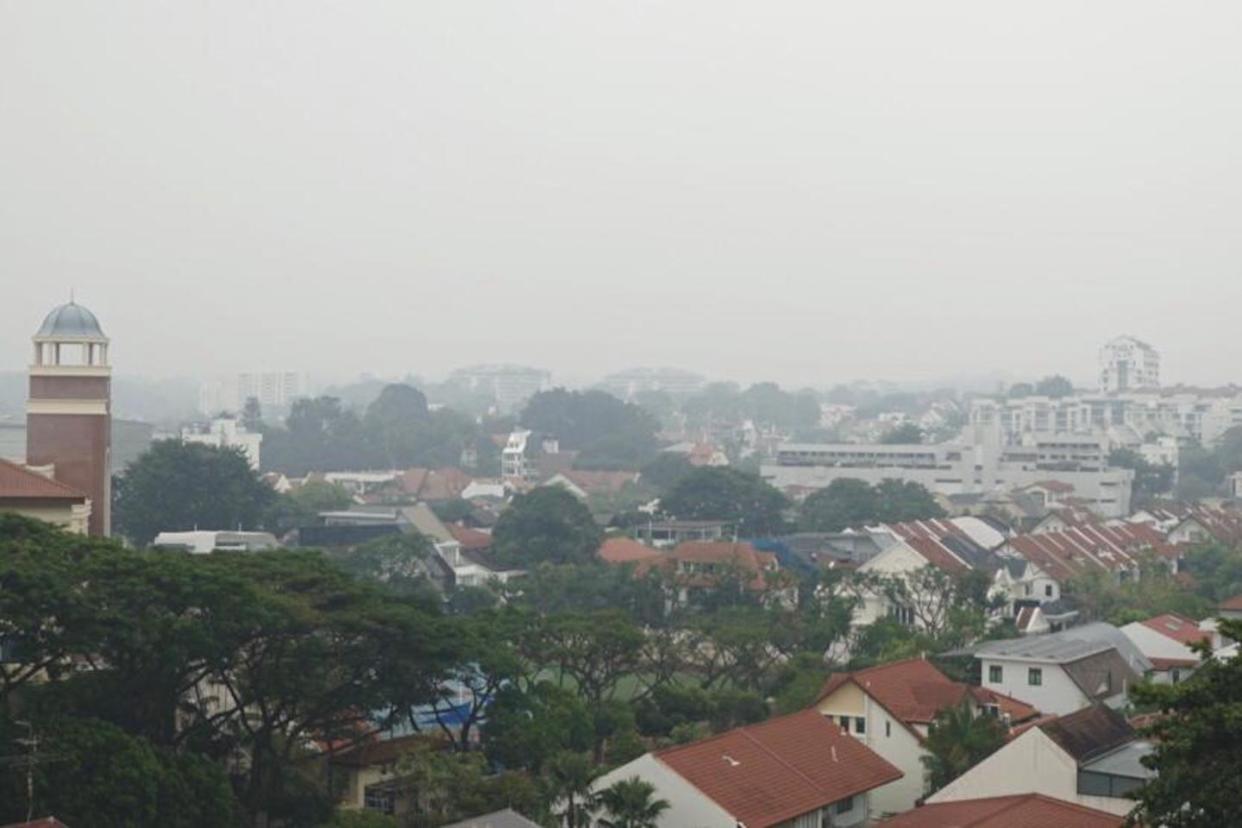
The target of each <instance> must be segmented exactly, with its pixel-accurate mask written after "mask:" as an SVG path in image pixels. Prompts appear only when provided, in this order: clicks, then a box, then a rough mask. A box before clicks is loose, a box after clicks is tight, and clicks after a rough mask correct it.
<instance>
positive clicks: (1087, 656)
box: [975, 622, 1152, 715]
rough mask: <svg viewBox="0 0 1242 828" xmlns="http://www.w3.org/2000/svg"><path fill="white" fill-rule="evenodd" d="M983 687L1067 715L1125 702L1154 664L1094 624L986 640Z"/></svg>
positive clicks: (978, 651)
mask: <svg viewBox="0 0 1242 828" xmlns="http://www.w3.org/2000/svg"><path fill="white" fill-rule="evenodd" d="M975 658H977V659H979V661H980V663H981V672H982V684H983V686H984V687H986V688H988V689H989V690H995V691H997V692H999V693H1004V694H1006V695H1010V696H1017V697H1019V698H1021V699H1022V700H1023V701H1025V702H1027V703H1028V704H1032V705H1034V706H1035V707H1037V708H1038V709H1040V710H1042V711H1043V712H1045V713H1054V714H1056V715H1066V714H1069V713H1073V712H1075V711H1077V710H1081V709H1082V708H1084V707H1087V706H1089V705H1091V704H1094V703H1095V702H1104V703H1106V704H1108V705H1109V706H1112V707H1120V706H1121V705H1123V704H1125V703H1126V700H1127V698H1128V694H1129V690H1130V688H1131V687H1132V686H1133V685H1134V684H1135V683H1136V682H1138V681H1141V680H1142V678H1143V676H1145V675H1146V674H1147V673H1148V672H1150V671H1151V669H1152V664H1151V661H1149V660H1148V659H1147V657H1146V656H1144V655H1143V654H1142V653H1141V652H1139V650H1138V648H1137V647H1135V646H1134V644H1133V643H1132V642H1131V641H1130V639H1129V638H1127V637H1126V636H1125V635H1124V634H1123V633H1122V632H1121V630H1119V629H1117V628H1116V627H1114V626H1113V625H1111V624H1104V623H1098V622H1097V623H1093V624H1084V625H1083V626H1081V627H1071V628H1070V629H1068V630H1063V631H1061V632H1057V633H1049V634H1047V635H1031V636H1024V637H1022V638H1009V639H1005V640H1002V641H985V642H983V643H982V644H979V645H978V646H976V647H975Z"/></svg>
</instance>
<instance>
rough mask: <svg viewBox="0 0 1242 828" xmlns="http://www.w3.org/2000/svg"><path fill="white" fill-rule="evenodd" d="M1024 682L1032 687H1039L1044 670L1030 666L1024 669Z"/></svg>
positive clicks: (1042, 681) (1042, 679)
mask: <svg viewBox="0 0 1242 828" xmlns="http://www.w3.org/2000/svg"><path fill="white" fill-rule="evenodd" d="M1026 683H1027V684H1029V685H1031V686H1032V687H1039V686H1040V685H1041V684H1043V683H1044V671H1043V670H1042V669H1041V668H1039V667H1032V668H1030V669H1029V670H1027V671H1026Z"/></svg>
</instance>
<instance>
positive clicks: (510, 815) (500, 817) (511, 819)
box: [443, 808, 540, 828]
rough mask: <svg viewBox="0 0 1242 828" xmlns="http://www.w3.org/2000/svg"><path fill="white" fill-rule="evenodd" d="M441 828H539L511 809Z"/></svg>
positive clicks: (537, 824) (452, 823) (535, 823)
mask: <svg viewBox="0 0 1242 828" xmlns="http://www.w3.org/2000/svg"><path fill="white" fill-rule="evenodd" d="M443 828H540V826H539V823H537V822H531V821H530V820H529V819H527V818H526V817H524V816H522V815H521V814H519V813H518V812H517V811H515V810H513V809H512V808H505V809H504V810H503V811H494V812H492V813H490V814H483V815H482V816H477V817H470V818H469V819H463V820H462V821H461V822H451V823H449V824H448V825H445V826H443Z"/></svg>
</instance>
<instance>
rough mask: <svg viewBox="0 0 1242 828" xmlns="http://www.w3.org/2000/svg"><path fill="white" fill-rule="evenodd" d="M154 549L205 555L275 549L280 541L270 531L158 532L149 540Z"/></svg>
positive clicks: (196, 530)
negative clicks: (153, 538)
mask: <svg viewBox="0 0 1242 828" xmlns="http://www.w3.org/2000/svg"><path fill="white" fill-rule="evenodd" d="M151 546H152V547H154V548H156V549H165V550H170V551H179V552H189V553H190V554H192V555H206V554H209V553H211V552H261V551H263V550H265V549H276V548H278V547H279V546H280V542H279V541H278V540H276V536H275V535H273V534H272V533H271V532H241V531H236V532H234V531H227V530H225V531H208V530H200V529H195V530H194V531H191V532H160V533H159V534H158V535H156V536H155V540H153V541H151Z"/></svg>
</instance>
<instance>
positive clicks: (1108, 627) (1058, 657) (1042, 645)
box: [974, 621, 1151, 673]
mask: <svg viewBox="0 0 1242 828" xmlns="http://www.w3.org/2000/svg"><path fill="white" fill-rule="evenodd" d="M1110 649H1112V650H1116V651H1117V652H1118V653H1119V654H1120V655H1121V657H1122V659H1123V660H1124V661H1125V663H1126V664H1128V665H1129V666H1130V667H1132V668H1133V669H1134V671H1135V672H1139V673H1145V672H1147V671H1148V670H1150V669H1151V662H1150V661H1149V660H1148V659H1147V657H1146V656H1144V655H1143V654H1142V652H1140V651H1139V648H1138V647H1136V646H1134V642H1133V641H1131V640H1130V639H1129V637H1128V636H1127V635H1126V634H1125V633H1123V632H1122V631H1121V630H1119V629H1117V628H1116V627H1114V626H1113V625H1112V624H1105V623H1104V622H1102V621H1095V622H1092V623H1090V624H1082V625H1080V626H1077V627H1070V628H1069V629H1067V630H1062V631H1061V632H1055V633H1048V634H1046V635H1028V636H1021V637H1019V638H1005V639H1000V640H997V641H984V642H981V643H979V644H978V645H976V646H975V648H974V653H975V657H976V658H1012V659H1018V660H1022V661H1043V662H1049V663H1053V664H1069V663H1071V662H1074V661H1078V660H1079V659H1082V658H1086V657H1087V656H1091V655H1095V654H1096V653H1102V652H1105V651H1107V650H1110Z"/></svg>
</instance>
